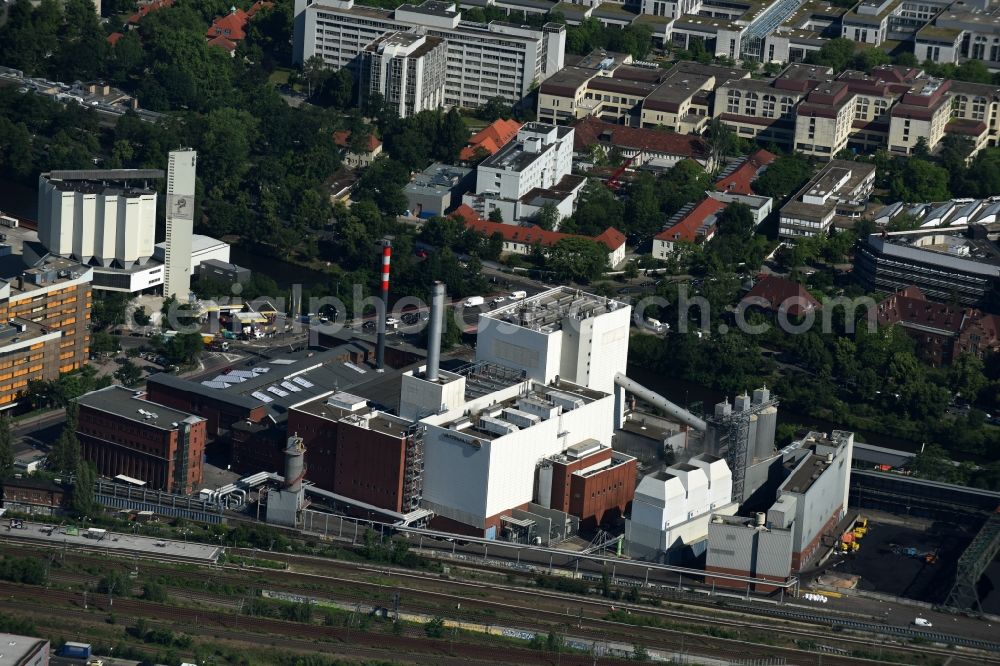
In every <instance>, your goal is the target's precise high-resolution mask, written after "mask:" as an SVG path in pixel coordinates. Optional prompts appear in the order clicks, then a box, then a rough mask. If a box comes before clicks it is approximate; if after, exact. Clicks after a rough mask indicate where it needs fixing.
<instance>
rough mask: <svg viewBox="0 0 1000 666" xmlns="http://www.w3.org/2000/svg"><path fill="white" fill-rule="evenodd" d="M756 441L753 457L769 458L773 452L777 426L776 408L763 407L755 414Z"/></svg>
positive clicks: (758, 458) (759, 458)
mask: <svg viewBox="0 0 1000 666" xmlns="http://www.w3.org/2000/svg"><path fill="white" fill-rule="evenodd" d="M757 417H758V418H757V443H756V447H755V452H754V457H755V458H757V460H763V459H765V458H769V457H770V456H771V454H773V453H774V433H775V431H776V429H777V427H778V408H777V407H774V406H773V405H772V406H771V407H765V408H764V409H762V410H760V412H759V413H758V414H757Z"/></svg>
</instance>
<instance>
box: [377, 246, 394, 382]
mask: <svg viewBox="0 0 1000 666" xmlns="http://www.w3.org/2000/svg"><path fill="white" fill-rule="evenodd" d="M391 258H392V241H390V240H388V239H385V240H383V241H382V310H381V312H379V311H378V308H375V310H376V312H375V316H376V317H378V344H377V346H376V348H375V367H376V368H378V369H379V370H381V369H382V368H383V367H384V364H385V318H386V316H387V315H388V314H389V260H390V259H391Z"/></svg>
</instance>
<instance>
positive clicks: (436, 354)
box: [427, 282, 444, 382]
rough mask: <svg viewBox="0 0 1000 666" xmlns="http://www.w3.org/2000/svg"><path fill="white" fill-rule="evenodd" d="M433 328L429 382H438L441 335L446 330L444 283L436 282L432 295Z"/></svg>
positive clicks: (428, 343)
mask: <svg viewBox="0 0 1000 666" xmlns="http://www.w3.org/2000/svg"><path fill="white" fill-rule="evenodd" d="M430 323H431V327H430V330H429V331H428V332H427V381H429V382H436V381H437V378H438V366H439V365H441V334H442V330H443V328H444V326H443V324H444V283H443V282H435V283H434V291H433V292H432V294H431V322H430Z"/></svg>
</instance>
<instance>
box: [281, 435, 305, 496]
mask: <svg viewBox="0 0 1000 666" xmlns="http://www.w3.org/2000/svg"><path fill="white" fill-rule="evenodd" d="M305 453H306V447H305V443H304V442H303V441H302V438H301V437H298V436H295V437H289V438H288V447H287V448H285V488H286V489H287V490H289V491H291V492H293V493H297V492H299V490H301V488H302V478H303V477H304V476H305V475H306V470H305V462H306V461H305Z"/></svg>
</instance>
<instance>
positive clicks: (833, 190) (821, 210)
mask: <svg viewBox="0 0 1000 666" xmlns="http://www.w3.org/2000/svg"><path fill="white" fill-rule="evenodd" d="M874 185H875V165H873V164H864V163H862V162H850V161H847V160H832V161H831V162H830V163H829V164H827V165H826V166H825V167H823V169H822V170H821V171H820V172H819V173H818V174H816V175H815V176H814V177H813V178H812V180H810V181H809V182H808V183H806V184H805V186H803V187H802V189H801V190H799V191H798V192H797V193H796V194H795V196H794V197H793V198H792V200H791V201H789V202H788V203H786V204H785V205H784V206H782V207H781V213H780V218H779V221H778V238H781V239H782V240H796V239H799V238H808V237H811V236H817V235H822V234H827V233H829V232H830V228H831V227H832V226H833V222H834V217H836V216H838V215H839V216H842V217H847V218H854V217H859V216H860V215H861V214H862V213H863V212H864V210H865V207H866V205H867V202H868V195H869V194H871V191H872V188H873V187H874Z"/></svg>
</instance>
